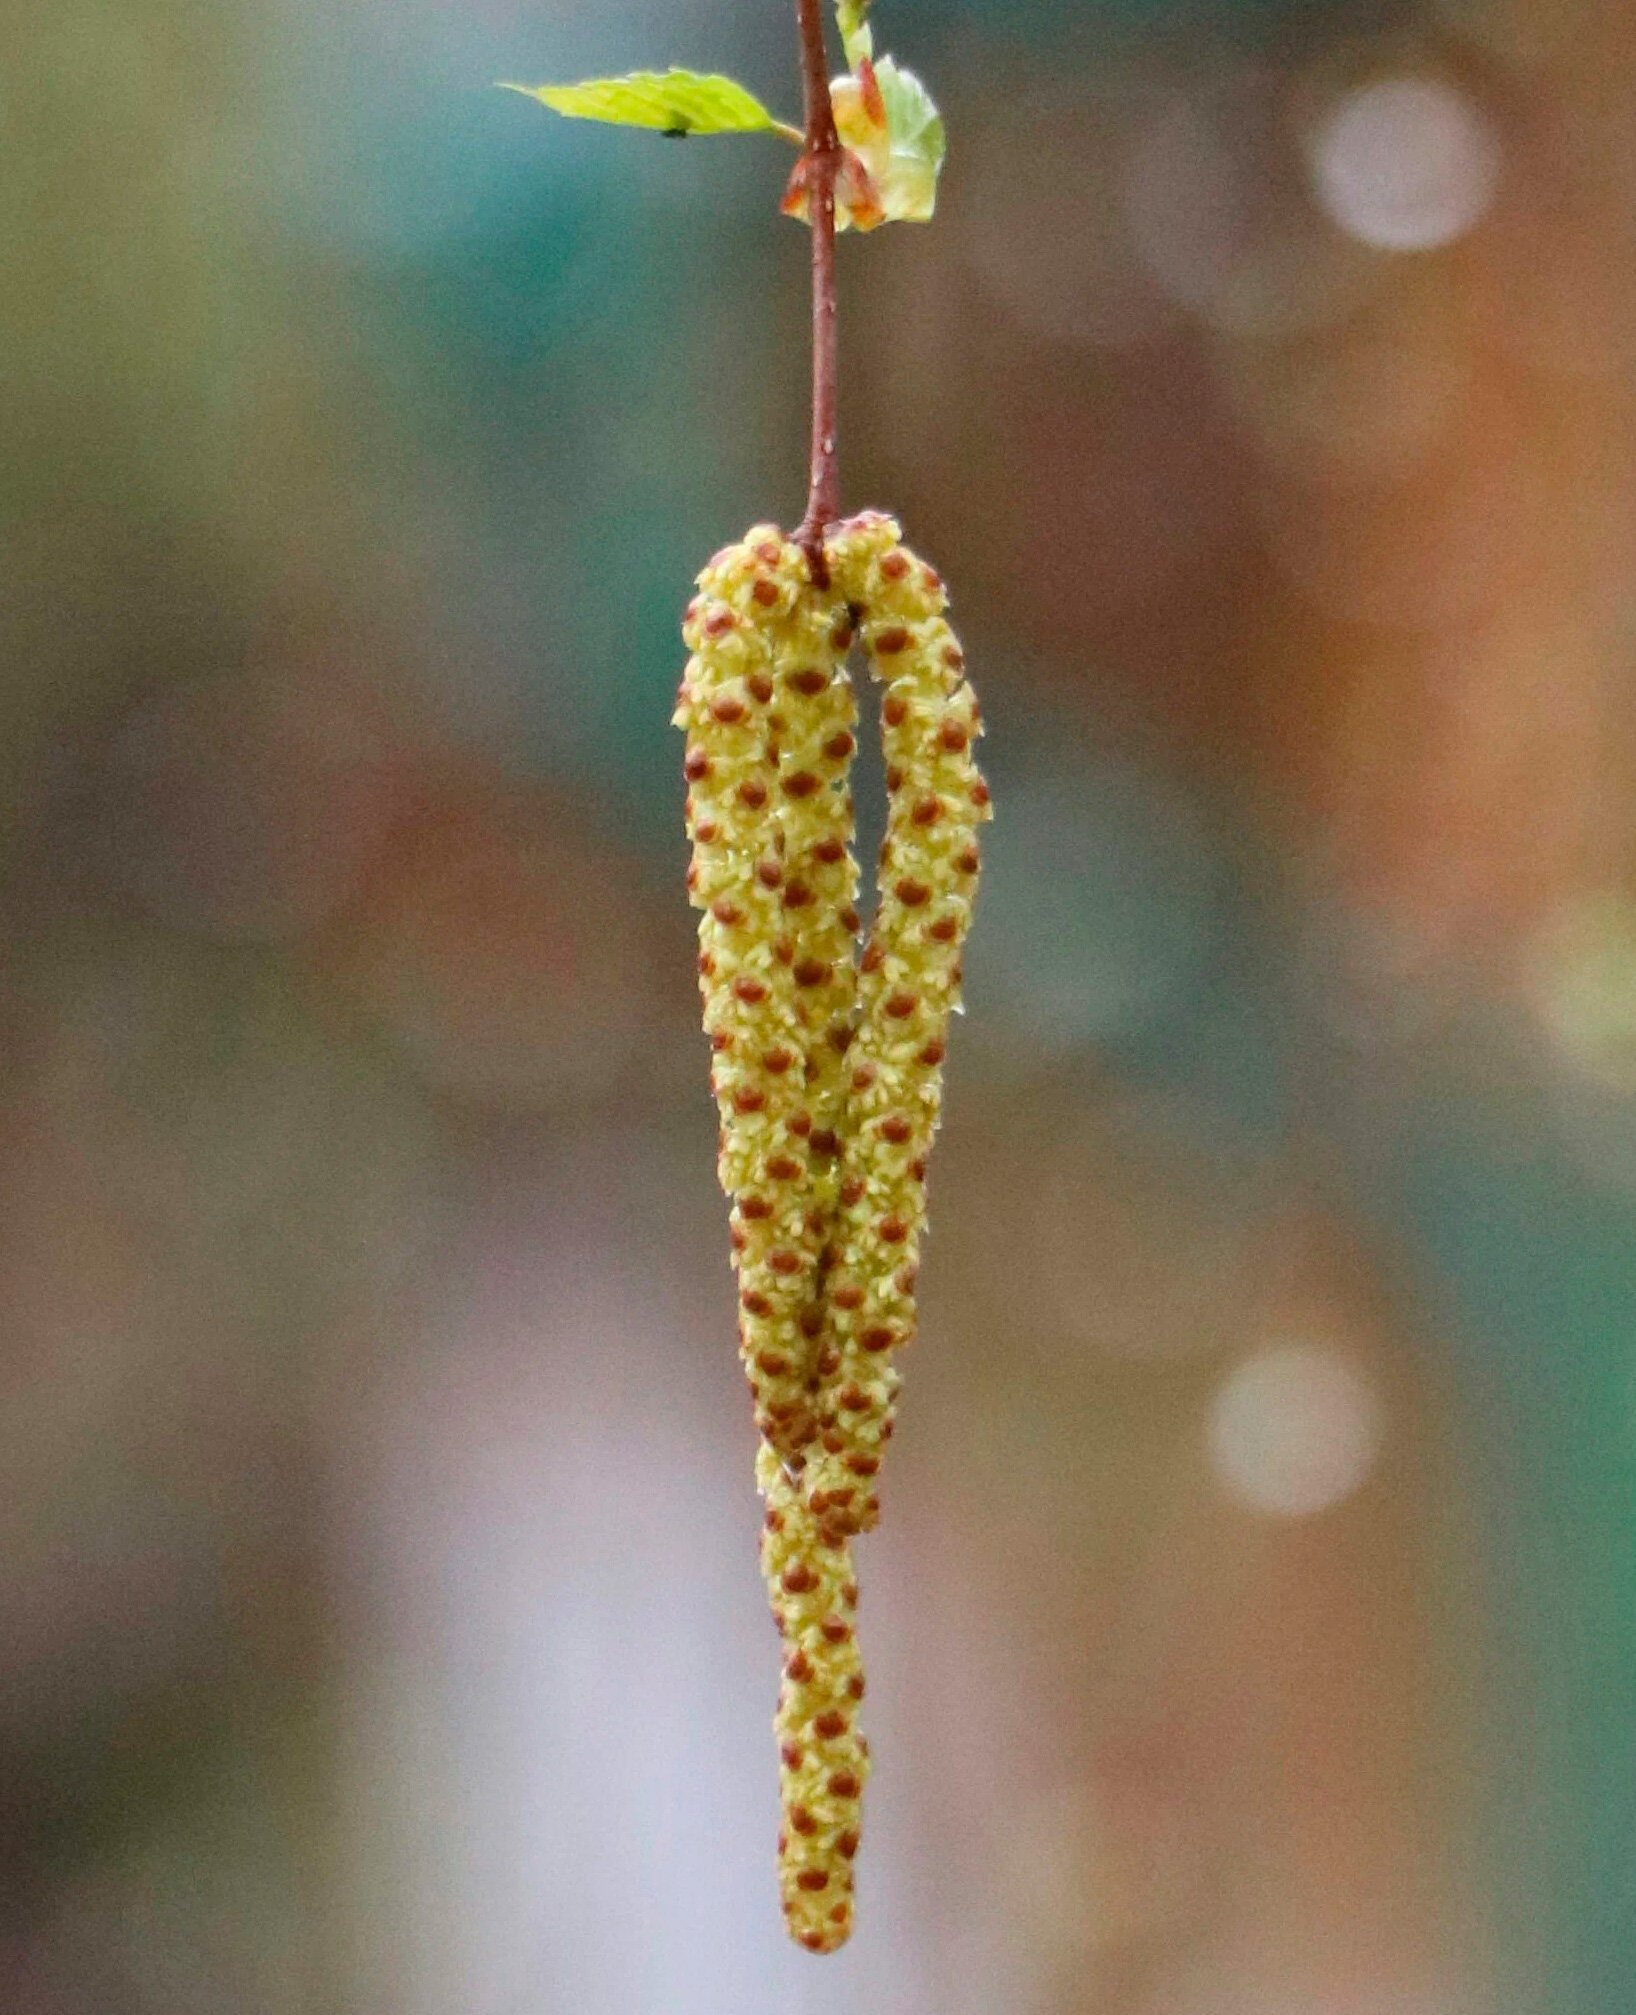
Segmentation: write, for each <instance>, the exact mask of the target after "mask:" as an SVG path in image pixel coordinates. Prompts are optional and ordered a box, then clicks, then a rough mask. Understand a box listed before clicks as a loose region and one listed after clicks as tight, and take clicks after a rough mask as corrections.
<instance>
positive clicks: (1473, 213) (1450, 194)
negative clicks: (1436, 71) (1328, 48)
mask: <svg viewBox="0 0 1636 2015" xmlns="http://www.w3.org/2000/svg"><path fill="white" fill-rule="evenodd" d="M1310 164H1311V174H1312V182H1313V193H1314V195H1315V196H1316V198H1317V201H1318V203H1319V205H1320V207H1321V208H1322V209H1323V210H1324V212H1325V213H1326V215H1327V216H1328V217H1329V218H1330V219H1331V220H1332V221H1333V222H1334V223H1335V224H1337V225H1338V226H1339V227H1340V229H1341V230H1342V231H1344V232H1346V234H1347V235H1348V236H1349V237H1352V238H1356V239H1358V240H1359V241H1360V242H1361V243H1363V244H1365V245H1371V246H1374V247H1376V248H1377V249H1378V250H1381V251H1387V252H1430V251H1436V250H1437V249H1439V248H1440V247H1441V246H1444V245H1449V244H1452V243H1453V242H1454V241H1455V239H1457V238H1461V237H1463V236H1464V235H1465V234H1466V232H1468V231H1469V230H1471V229H1472V227H1473V226H1474V225H1475V224H1477V223H1478V222H1479V221H1480V219H1481V218H1482V216H1483V214H1484V212H1485V211H1486V210H1487V209H1488V207H1489V204H1490V203H1491V202H1492V201H1493V197H1494V191H1495V188H1496V186H1497V184H1498V182H1499V176H1500V146H1499V141H1498V138H1497V137H1496V135H1495V132H1494V129H1493V127H1492V126H1491V125H1490V124H1489V122H1488V120H1487V119H1486V118H1485V116H1484V115H1483V113H1482V112H1481V111H1480V110H1479V108H1478V107H1477V106H1476V105H1474V104H1473V103H1472V102H1471V100H1470V99H1469V98H1467V97H1465V96H1464V95H1463V94H1462V93H1461V92H1458V91H1456V90H1454V89H1453V87H1452V86H1450V85H1448V84H1445V83H1442V82H1440V81H1439V80H1438V79H1436V78H1431V77H1387V78H1380V79H1378V80H1376V81H1375V82H1373V83H1370V84H1365V85H1363V86H1361V87H1360V88H1359V89H1357V90H1355V91H1349V92H1348V93H1346V95H1345V96H1344V97H1342V98H1341V99H1339V100H1338V101H1337V102H1336V104H1335V105H1333V106H1332V107H1331V108H1330V110H1329V112H1328V113H1327V114H1326V115H1325V117H1324V118H1323V119H1322V121H1321V122H1320V123H1319V126H1318V128H1317V131H1316V132H1315V133H1314V134H1313V136H1312V142H1311V153H1310Z"/></svg>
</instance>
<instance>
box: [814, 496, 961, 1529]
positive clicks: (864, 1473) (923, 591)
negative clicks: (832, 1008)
mask: <svg viewBox="0 0 1636 2015" xmlns="http://www.w3.org/2000/svg"><path fill="white" fill-rule="evenodd" d="M830 558H831V566H832V569H833V573H834V578H835V581H836V584H837V585H838V586H839V587H840V589H841V591H842V592H843V593H844V594H845V595H847V597H848V598H849V600H850V601H851V602H852V603H853V605H854V606H858V607H861V608H862V610H863V612H864V613H863V641H864V647H865V649H866V651H867V652H868V655H869V664H870V670H871V671H872V672H873V674H874V676H875V678H876V679H877V680H878V681H880V683H881V685H882V687H883V693H882V699H881V736H882V742H883V745H884V749H885V755H886V790H887V823H886V839H885V843H884V845H883V847H882V849H881V864H880V884H879V905H878V908H877V911H876V916H875V924H874V929H873V931H872V933H871V936H870V942H869V947H868V949H867V950H866V951H865V953H864V956H863V970H862V991H861V997H860V1009H859V1024H858V1032H857V1036H856V1039H855V1041H854V1043H853V1046H852V1049H851V1052H850V1056H849V1059H848V1061H849V1064H850V1071H851V1074H850V1080H849V1088H848V1099H847V1106H846V1117H845V1127H844V1140H843V1148H842V1162H841V1181H840V1186H839V1197H838V1200H839V1206H840V1208H839V1217H838V1222H837V1227H836V1233H835V1237H834V1240H833V1245H834V1257H833V1264H832V1267H831V1269H830V1271H829V1273H828V1276H827V1279H826V1284H825V1303H826V1315H827V1334H826V1344H827V1345H832V1348H831V1349H830V1355H831V1356H832V1357H834V1358H835V1359H836V1362H835V1363H834V1366H833V1369H832V1370H831V1371H830V1373H829V1375H828V1376H827V1377H826V1378H825V1380H824V1381H823V1386H822V1392H821V1395H820V1405H819V1423H818V1425H819V1433H820V1443H819V1447H818V1450H817V1451H816V1453H815V1455H814V1457H813V1459H812V1461H811V1463H810V1464H809V1467H808V1469H807V1472H806V1475H805V1484H806V1493H807V1501H808V1504H809V1505H810V1506H811V1508H812V1510H813V1511H814V1512H815V1513H817V1514H818V1515H819V1516H820V1517H821V1518H822V1519H823V1520H824V1521H825V1523H826V1524H829V1525H832V1526H834V1527H836V1528H837V1529H838V1530H841V1531H845V1532H859V1531H867V1530H868V1529H869V1528H870V1526H872V1525H873V1524H874V1523H875V1520H876V1518H877V1516H878V1513H879V1502H878V1499H877V1497H876V1495H875V1492H874V1489H873V1488H872V1483H873V1479H874V1478H875V1477H876V1475H877V1473H878V1471H879V1468H880V1464H881V1460H882V1454H883V1450H884V1447H885V1443H886V1441H887V1440H888V1439H889V1438H890V1435H891V1432H892V1425H893V1408H894V1402H895V1399H896V1394H897V1387H898V1373H897V1370H896V1367H895V1364H894V1362H893V1359H894V1355H895V1353H896V1352H897V1351H899V1350H901V1349H902V1348H903V1346H904V1345H905V1344H907V1343H908V1342H909V1341H910V1340H911V1338H912V1337H913V1335H914V1332H915V1323H916V1304H915V1289H916V1283H917V1280H918V1274H919V1265H920V1240H921V1236H922V1233H923V1232H924V1229H925V1223H926V1186H925V1185H926V1161H927V1156H928V1155H929V1154H930V1152H931V1147H932V1137H933V1135H934V1133H935V1132H936V1129H937V1124H938V1119H939V1115H940V1110H941V1103H942V1085H943V1059H944V1055H945V1051H946V1047H947V1040H948V1023H949V1016H950V1014H951V1012H952V1011H953V1010H954V1008H955V1007H956V1006H957V1005H958V1004H959V998H960V950H961V946H962V944H963V943H964V941H965V936H966V932H967V930H968V929H969V927H970V923H971V909H972V899H973V897H974V895H975V893H976V887H977V870H978V855H977V833H978V828H979V827H980V826H981V825H982V824H983V823H984V822H985V821H986V820H987V819H988V818H989V817H990V816H991V812H990V808H989V794H988V786H987V785H986V784H985V783H984V782H983V780H982V778H981V777H980V776H979V775H978V772H977V766H976V763H975V762H974V760H973V758H972V747H973V745H974V743H975V741H976V739H977V737H978V735H979V734H980V733H981V723H980V719H979V715H978V709H977V699H976V695H975V694H974V693H973V691H972V689H971V686H970V685H969V683H968V682H967V680H966V678H965V655H964V653H963V652H962V650H961V648H960V645H959V642H958V640H957V639H956V637H955V634H954V632H953V631H952V630H951V629H950V627H949V625H948V623H947V621H946V620H945V618H944V614H943V611H944V609H945V608H946V607H947V596H946V595H945V594H944V592H943V584H942V582H941V580H940V579H939V578H938V576H937V574H936V573H935V572H934V571H933V570H932V569H931V568H930V567H928V566H926V565H925V564H924V563H923V562H922V561H920V560H917V559H916V558H915V557H914V555H913V554H911V553H910V552H908V551H907V549H906V548H905V547H904V546H903V544H902V538H901V534H900V533H899V531H898V528H897V526H896V524H895V523H894V522H893V521H892V520H891V519H890V518H885V517H881V516H879V515H877V514H874V513H870V514H866V515H865V516H864V517H862V518H859V519H855V520H853V521H852V523H851V524H850V525H849V526H847V527H845V528H844V529H843V530H842V532H841V533H840V534H839V535H838V536H837V537H836V539H835V540H834V541H833V543H832V545H831V548H830Z"/></svg>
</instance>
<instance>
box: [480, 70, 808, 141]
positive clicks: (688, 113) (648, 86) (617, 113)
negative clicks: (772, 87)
mask: <svg viewBox="0 0 1636 2015" xmlns="http://www.w3.org/2000/svg"><path fill="white" fill-rule="evenodd" d="M500 88H501V90H503V91H520V92H521V93H522V94H523V96H524V97H525V98H537V99H538V100H539V101H540V103H541V104H542V105H547V106H549V107H550V109H551V110H552V111H553V112H560V113H561V114H562V115H563V117H564V118H565V119H601V120H604V121H605V122H606V123H607V124H609V125H611V126H645V127H647V128H649V130H650V131H653V132H656V133H675V134H683V133H784V134H788V132H789V131H790V130H791V129H790V128H788V127H787V126H786V125H785V124H784V122H783V121H782V120H780V119H775V118H774V117H773V115H772V114H771V113H770V112H769V111H768V110H767V108H766V106H765V105H763V104H762V103H761V101H760V99H758V98H755V97H752V96H751V94H750V93H749V92H748V91H746V90H745V88H744V86H743V85H742V84H736V83H735V82H734V81H733V79H732V78H731V77H716V76H705V75H702V74H701V73H700V72H698V71H696V70H666V71H664V72H663V73H660V72H658V71H654V70H637V71H634V72H633V73H632V74H631V75H630V76H628V77H593V78H590V79H588V80H587V81H586V82H585V83H583V84H502V85H501V87H500Z"/></svg>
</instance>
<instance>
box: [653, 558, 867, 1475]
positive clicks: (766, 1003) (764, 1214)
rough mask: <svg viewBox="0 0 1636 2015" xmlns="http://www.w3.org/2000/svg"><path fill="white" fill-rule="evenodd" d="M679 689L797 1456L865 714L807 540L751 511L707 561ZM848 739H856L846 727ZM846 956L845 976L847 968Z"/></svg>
mask: <svg viewBox="0 0 1636 2015" xmlns="http://www.w3.org/2000/svg"><path fill="white" fill-rule="evenodd" d="M699 590H700V592H699V594H698V595H697V596H696V597H695V599H694V600H693V602H692V603H690V604H689V608H688V613H687V619H686V622H685V623H684V625H683V636H684V637H685V639H686V641H687V643H688V645H689V647H690V649H691V650H692V653H693V655H692V656H691V658H690V659H689V660H688V665H687V671H686V674H685V676H684V678H683V680H682V686H681V690H680V692H679V694H678V696H677V709H676V714H675V717H674V718H675V724H676V725H677V726H678V727H681V728H684V729H685V730H686V731H687V737H688V741H687V753H686V757H685V761H684V771H685V774H686V776H687V780H688V785H689V795H688V814H687V816H688V831H689V835H690V837H691V839H692V841H693V861H692V866H691V868H690V870H689V875H688V885H689V892H690V896H691V899H692V902H693V904H694V906H695V907H696V908H697V909H699V910H700V911H701V912H702V915H701V917H700V923H699V976H700V978H699V983H700V991H701V992H702V994H703V996H704V1007H705V1028H706V1030H707V1032H708V1034H709V1036H710V1043H711V1049H712V1052H713V1061H712V1068H711V1085H712V1089H713V1090H714V1092H715V1095H716V1100H717V1105H718V1109H719V1112H720V1116H721V1137H720V1155H719V1159H718V1172H719V1175H720V1178H721V1184H722V1188H723V1189H724V1190H725V1191H726V1192H727V1194H728V1195H729V1196H730V1197H731V1198H732V1199H733V1211H732V1218H731V1240H732V1249H733V1264H734V1267H735V1270H736V1273H737V1277H738V1299H739V1343H740V1352H741V1356H742V1358H743V1362H744V1368H745V1372H746V1375H747V1377H748V1379H749V1382H750V1387H751V1391H752V1393H753V1395H754V1400H755V1412H756V1425H757V1427H758V1429H759V1430H760V1432H761V1433H762V1435H763V1436H764V1437H765V1438H766V1439H767V1440H768V1441H769V1442H770V1443H771V1444H772V1445H773V1446H774V1447H775V1448H776V1449H777V1450H778V1453H779V1455H780V1456H781V1457H782V1458H783V1459H784V1460H785V1461H787V1462H790V1463H791V1464H792V1465H793V1466H797V1467H798V1466H799V1464H800V1462H801V1460H802V1453H801V1452H802V1450H803V1449H804V1448H805V1447H806V1446H807V1445H808V1444H809V1443H810V1441H811V1439H812V1433H813V1410H812V1399H811V1394H810V1391H809V1387H810V1383H811V1378H812V1374H813V1367H814V1364H815V1361H816V1356H817V1341H816V1338H817V1330H818V1327H819V1323H818V1319H817V1316H816V1310H815V1302H816V1293H815V1290H816V1284H817V1279H818V1263H819V1257H820V1254H821V1252H822V1250H823V1247H824V1242H825V1236H826V1232H827V1219H826V1212H825V1211H824V1210H823V1209H820V1208H819V1207H818V1206H817V1205H816V1203H815V1201H814V1194H813V1191H814V1169H815V1164H817V1165H819V1166H821V1167H822V1169H823V1171H824V1177H825V1179H826V1180H828V1181H830V1182H831V1183H833V1180H834V1178H833V1173H832V1171H833V1166H834V1160H835V1156H834V1152H833V1146H832V1142H831V1139H830V1138H821V1139H820V1140H819V1142H818V1144H817V1148H816V1149H815V1146H814V1141H813V1136H814V1133H815V1131H816V1132H818V1133H819V1134H820V1135H823V1134H824V1133H825V1130H826V1129H828V1132H829V1134H830V1135H831V1136H832V1134H833V1122H832V1120H831V1119H829V1118H828V1117H825V1118H824V1120H823V1121H822V1123H821V1124H820V1123H819V1122H817V1121H815V1119H814V1104H813V1097H812V1092H811V1089H810V1088H809V1082H808V1080H809V1075H810V1071H811V1064H812V1057H813V1053H814V1050H815V1048H821V1047H822V1046H823V1044H824V1041H825V1037H826V1034H827V1030H828V1028H829V1026H830V1025H831V1022H832V1021H833V1020H834V1018H835V1017H836V1016H837V1015H841V1014H849V1012H850V1000H851V987H852V983H853V974H852V961H851V958H850V954H849V952H847V955H846V956H844V957H843V956H841V955H840V953H839V952H837V950H836V948H835V947H834V946H833V945H832V943H831V939H832V938H833V936H834V932H835V928H836V926H835V921H834V917H833V914H832V911H833V890H834V887H835V881H834V872H833V867H832V865H831V864H830V863H829V862H828V860H827V858H825V859H822V860H820V859H819V858H818V856H819V855H820V853H821V854H822V855H824V856H826V857H827V855H828V854H829V853H830V852H832V851H833V845H834V843H836V842H837V841H838V842H839V844H840V847H841V852H842V854H843V856H844V855H845V854H846V853H847V852H848V848H847V844H846V842H847V840H848V839H849V837H850V832H851V815H850V808H849V800H848V799H847V797H846V790H845V770H846V764H847V761H848V760H849V759H850V756H851V753H852V724H853V721H854V720H855V712H854V703H853V700H852V697H851V693H850V688H849V687H848V686H847V684H846V681H845V678H844V674H843V673H842V666H841V658H842V655H843V653H842V651H841V650H838V649H837V643H836V622H837V617H838V615H839V616H844V608H843V607H842V606H841V605H840V604H839V603H838V602H837V601H836V599H835V598H834V597H833V596H824V597H820V596H817V595H815V593H814V591H813V589H812V587H811V585H810V582H809V580H808V574H807V563H806V559H805V556H804V555H803V554H802V553H801V551H800V549H799V548H798V547H797V546H795V545H793V544H791V543H790V542H789V541H787V540H786V539H784V538H783V537H782V535H781V534H780V533H779V532H778V531H777V530H776V528H774V527H772V526H756V527H754V528H753V529H752V530H751V531H750V532H749V533H748V534H747V535H746V536H745V538H744V539H743V541H742V542H741V543H740V544H738V545H736V546H729V547H727V548H725V549H724V550H723V551H722V552H720V553H718V554H717V555H716V556H715V558H714V559H713V560H712V561H711V563H710V565H709V566H708V567H706V568H705V570H704V572H703V573H702V574H701V575H700V576H699ZM843 735H844V737H845V750H844V755H842V754H837V753H835V751H838V750H840V747H841V743H840V737H842V736H843ZM843 967H844V968H845V972H844V976H843V973H842V970H841V969H842V968H843Z"/></svg>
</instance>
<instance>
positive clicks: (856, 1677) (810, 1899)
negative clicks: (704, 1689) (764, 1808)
mask: <svg viewBox="0 0 1636 2015" xmlns="http://www.w3.org/2000/svg"><path fill="white" fill-rule="evenodd" d="M756 1480H757V1482H758V1483H759V1484H760V1486H761V1493H762V1495H763V1497H764V1498H765V1499H766V1501H767V1510H766V1519H765V1524H764V1526H763V1530H762V1535H761V1568H762V1573H763V1575H764V1576H765V1577H766V1581H767V1591H768V1594H769V1596H770V1598H771V1601H772V1608H773V1619H774V1621H775V1622H776V1623H777V1625H778V1631H779V1636H780V1638H781V1640H782V1648H783V1656H784V1669H783V1676H782V1679H781V1681H780V1685H779V1693H778V1713H777V1715H776V1717H775V1718H774V1721H773V1731H774V1734H775V1735H776V1736H777V1739H778V1753H779V1770H780V1782H781V1792H782V1799H781V1804H782V1817H781V1823H780V1831H779V1836H778V1883H779V1890H780V1893H781V1895H782V1898H783V1905H784V1917H785V1921H786V1923H787V1924H788V1926H789V1931H790V1936H791V1937H792V1938H794V1939H795V1940H796V1942H797V1943H798V1944H801V1945H804V1946H805V1947H806V1949H807V1950H808V1951H809V1952H833V1951H835V1950H836V1949H837V1948H838V1947H840V1946H842V1945H844V1944H845V1943H846V1941H847V1938H848V1937H849V1936H850V1935H851V1931H852V1910H853V1901H852V1891H853V1875H852V1868H853V1860H854V1857H855V1856H856V1854H857V1852H858V1842H859V1839H860V1814H861V1801H862V1798H863V1787H864V1785H865V1783H866V1782H867V1780H868V1777H869V1744H868V1743H867V1742H866V1741H865V1739H864V1737H863V1735H862V1733H861V1732H860V1730H859V1727H858V1709H859V1704H860V1703H861V1701H862V1699H863V1692H864V1679H863V1665H862V1661H861V1660H860V1658H859V1654H858V1640H857V1633H856V1630H855V1628H854V1618H855V1614H856V1610H857V1603H858V1584H857V1581H856V1579H855V1577H854V1572H853V1566H852V1548H851V1545H850V1543H849V1542H848V1540H847V1539H846V1538H845V1537H844V1536H843V1535H842V1534H839V1533H833V1532H826V1531H825V1530H824V1529H823V1528H822V1527H821V1526H820V1524H819V1522H818V1520H817V1519H815V1518H814V1516H813V1514H812V1512H811V1511H810V1510H809V1509H808V1507H807V1505H806V1503H805V1501H804V1499H803V1498H802V1495H801V1492H800V1489H799V1487H798V1486H797V1485H796V1484H794V1483H792V1482H791V1481H790V1479H789V1477H788V1476H787V1475H786V1474H785V1471H784V1469H783V1467H782V1465H781V1464H780V1462H779V1460H778V1458H777V1456H776V1455H775V1454H774V1453H773V1451H772V1450H771V1449H770V1448H769V1447H768V1446H767V1445H766V1444H765V1443H763V1444H762V1446H761V1449H760V1451H759V1453H758V1455H757V1458H756Z"/></svg>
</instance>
